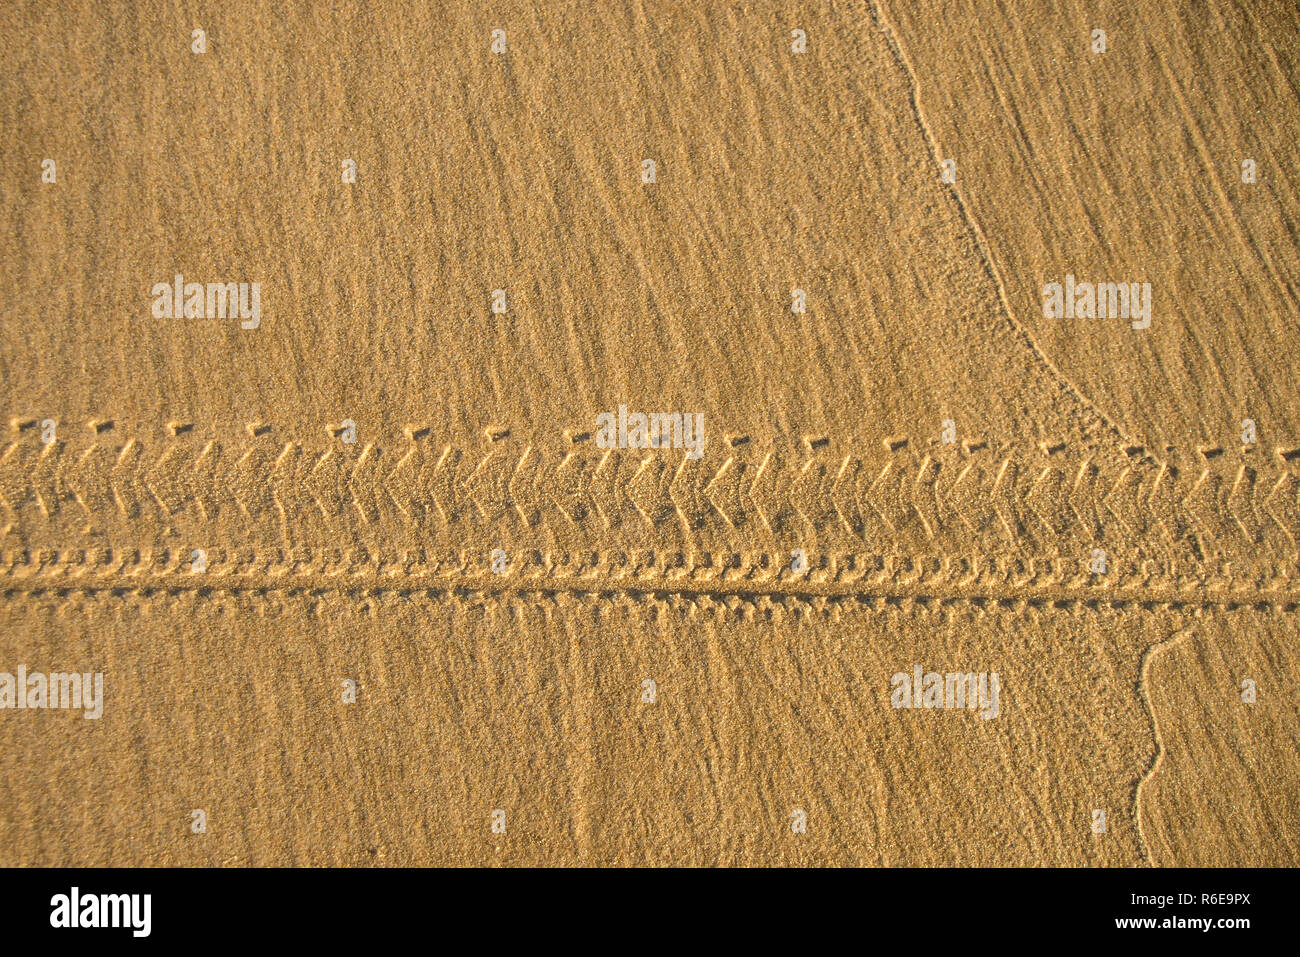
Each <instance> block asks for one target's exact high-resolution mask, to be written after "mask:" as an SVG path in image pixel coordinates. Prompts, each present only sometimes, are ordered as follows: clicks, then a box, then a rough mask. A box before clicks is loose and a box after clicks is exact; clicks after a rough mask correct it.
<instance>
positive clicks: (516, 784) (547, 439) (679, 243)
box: [0, 0, 1300, 865]
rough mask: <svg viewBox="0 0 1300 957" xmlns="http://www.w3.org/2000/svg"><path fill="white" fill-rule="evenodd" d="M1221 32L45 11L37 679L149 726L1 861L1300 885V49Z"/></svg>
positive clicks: (16, 313)
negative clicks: (212, 311) (202, 825)
mask: <svg viewBox="0 0 1300 957" xmlns="http://www.w3.org/2000/svg"><path fill="white" fill-rule="evenodd" d="M1198 9H1199V5H1191V4H1179V3H1143V4H1109V5H1103V6H1102V7H1101V8H1094V7H1092V6H1088V7H1085V6H1084V5H1082V4H1064V5H1056V6H1055V7H1054V9H1052V10H1050V11H1045V10H1043V9H1040V6H1039V5H1036V4H1029V3H1001V4H998V3H973V2H967V3H958V4H949V3H942V4H940V3H932V4H931V3H918V4H906V5H904V4H896V3H893V2H891V0H881V2H878V3H868V4H865V5H864V4H848V3H819V4H809V5H800V4H796V3H758V4H688V3H638V4H621V3H620V4H610V5H595V7H592V6H591V5H582V4H572V3H555V4H528V3H508V4H498V5H489V6H484V5H481V4H473V3H460V2H451V3H441V4H434V5H433V6H432V7H430V6H429V5H415V4H406V3H399V2H391V3H390V2H380V3H375V4H369V5H366V6H364V7H360V6H359V7H357V8H355V9H351V10H344V9H331V8H328V7H326V6H323V5H320V4H309V3H287V4H282V5H278V6H277V7H276V8H275V11H274V13H271V12H269V11H267V10H264V9H262V8H261V7H259V6H257V5H253V4H247V3H243V2H234V3H230V4H222V5H221V6H220V8H212V9H192V8H189V7H185V6H183V5H182V6H177V5H170V4H149V3H127V4H122V5H120V6H118V7H117V8H116V9H115V10H113V11H111V12H109V11H105V10H104V9H102V8H101V7H98V6H95V5H92V4H86V3H67V4H56V5H47V4H34V3H15V4H9V5H7V6H6V7H5V8H4V9H3V10H0V57H3V61H4V62H5V64H6V66H5V68H4V73H3V81H2V82H3V87H4V89H3V96H0V131H3V134H4V135H3V136H0V164H2V165H3V169H4V175H3V177H2V178H0V209H2V210H3V218H4V222H5V223H6V225H7V226H8V227H9V228H8V229H7V230H5V233H4V236H3V238H0V243H2V244H3V245H2V246H0V249H2V253H0V310H2V316H3V318H2V320H0V376H2V377H3V382H4V395H3V403H4V408H3V409H0V412H2V413H3V421H0V426H2V427H4V428H6V429H8V430H9V431H8V432H7V433H6V434H5V436H4V440H3V444H2V445H0V533H2V534H0V593H2V595H0V597H2V600H0V670H9V671H12V670H13V669H14V667H16V665H17V664H19V663H24V664H26V665H28V666H29V668H31V669H32V670H46V671H63V670H74V669H75V670H79V671H87V670H95V671H103V672H104V674H105V679H106V689H107V690H106V694H107V700H106V704H105V714H104V717H103V718H102V719H100V720H98V721H87V720H83V719H82V718H81V717H80V716H78V715H77V714H69V713H67V712H60V711H45V712H41V711H12V710H4V711H0V755H3V757H2V758H0V761H3V765H4V766H3V773H0V849H3V850H0V864H20V865H50V864H93V865H126V864H145V865H177V864H209V863H210V864H221V865H234V864H252V865H269V864H300V865H308V864H341V865H368V864H390V865H415V864H431V863H445V864H456V865H483V864H503V865H536V864H553V865H573V864H601V865H612V864H619V865H641V864H654V865H669V864H696V865H709V864H729V865H751V864H753V865H757V864H865V865H915V864H920V865H979V864H984V865H1003V864H1044V865H1083V864H1088V865H1133V864H1152V865H1170V864H1191V863H1195V864H1209V865H1229V864H1238V865H1252V864H1260V865H1278V864H1295V863H1296V862H1297V857H1296V853H1297V852H1296V843H1295V836H1294V835H1295V833H1296V825H1297V823H1300V822H1298V821H1297V814H1298V813H1300V812H1298V811H1297V807H1296V804H1295V801H1294V799H1293V797H1294V794H1295V793H1296V790H1297V789H1296V783H1297V780H1300V769H1298V768H1297V764H1296V760H1297V759H1296V754H1297V749H1296V748H1295V742H1296V740H1297V737H1298V736H1300V720H1298V718H1297V712H1296V707H1295V701H1294V694H1293V692H1292V690H1291V689H1293V688H1294V687H1295V684H1294V679H1295V678H1296V677H1297V674H1296V667H1297V666H1296V659H1295V655H1294V653H1293V651H1292V650H1291V645H1290V642H1291V637H1290V636H1291V634H1292V632H1293V629H1294V623H1295V621H1296V615H1297V610H1298V609H1300V586H1297V584H1296V574H1297V571H1298V570H1300V566H1298V563H1300V463H1298V461H1297V456H1296V455H1294V454H1293V451H1294V450H1296V449H1300V422H1298V421H1297V416H1298V414H1300V407H1298V406H1297V404H1296V402H1295V400H1294V397H1293V391H1294V390H1293V389H1291V388H1290V381H1291V375H1290V370H1291V368H1292V367H1293V366H1294V363H1295V360H1296V359H1297V357H1298V353H1297V345H1298V344H1300V340H1298V336H1300V329H1298V328H1297V324H1296V316H1297V301H1296V291H1295V283H1296V272H1295V271H1296V265H1297V256H1296V252H1297V243H1296V234H1295V215H1296V212H1297V201H1296V197H1297V191H1296V189H1295V188H1294V175H1295V174H1294V168H1293V164H1292V163H1291V160H1290V154H1289V152H1288V147H1289V144H1291V143H1293V142H1294V140H1295V136H1296V132H1297V119H1298V118H1300V108H1298V105H1297V93H1296V91H1297V87H1296V82H1295V77H1296V67H1295V56H1296V49H1297V47H1296V28H1297V23H1296V18H1295V16H1294V11H1293V10H1290V9H1289V8H1288V7H1287V5H1286V4H1281V3H1279V4H1260V5H1254V6H1252V7H1251V8H1250V9H1249V10H1240V9H1237V8H1236V7H1231V6H1229V5H1224V4H1213V5H1211V6H1210V7H1209V8H1207V10H1208V13H1206V14H1205V15H1201V14H1199V13H1197V12H1196V11H1197V10H1198ZM1098 25H1102V26H1105V27H1106V28H1107V30H1108V36H1109V46H1108V50H1107V52H1106V53H1105V54H1101V55H1094V54H1092V53H1090V51H1089V46H1088V44H1089V39H1088V38H1089V34H1090V31H1091V30H1092V29H1093V28H1094V27H1095V26H1098ZM196 27H202V28H203V29H204V30H206V33H207V42H208V52H206V53H204V54H202V55H196V54H194V53H192V52H191V49H190V33H191V31H192V30H193V29H194V28H196ZM498 28H500V29H504V30H505V31H506V36H507V49H506V52H505V53H504V54H496V53H493V52H492V50H491V42H492V37H491V33H492V31H493V30H494V29H498ZM796 28H797V29H801V30H803V31H805V32H806V34H807V38H808V47H807V51H806V52H805V53H800V54H796V53H794V52H793V51H792V49H791V42H792V41H791V30H793V29H796ZM1246 156H1250V157H1253V158H1254V159H1255V160H1256V161H1257V162H1258V164H1259V170H1260V175H1259V180H1258V182H1256V183H1254V184H1244V183H1241V182H1240V181H1239V175H1238V168H1239V164H1240V161H1241V159H1242V158H1243V157H1246ZM47 157H52V158H54V159H55V160H56V162H57V169H58V175H57V181H56V182H55V183H43V182H42V181H41V176H40V171H41V160H42V159H44V158H47ZM647 158H650V159H653V160H654V161H655V164H656V177H655V181H654V182H653V183H645V182H643V181H642V177H641V172H642V162H643V160H645V159H647ZM946 158H955V159H956V160H957V163H958V166H957V169H958V175H957V180H956V182H955V183H947V182H944V180H943V178H942V177H941V175H940V168H941V166H940V164H941V163H942V161H943V160H944V159H946ZM345 159H351V160H354V161H355V162H356V167H357V180H356V182H355V183H346V182H343V181H342V178H341V175H340V164H341V162H342V161H343V160H345ZM1067 272H1072V273H1073V274H1075V275H1076V276H1078V277H1080V278H1081V279H1090V278H1091V279H1093V280H1096V281H1100V280H1113V281H1129V280H1132V281H1148V282H1151V283H1152V285H1153V290H1154V296H1153V298H1154V309H1153V321H1152V325H1151V328H1150V329H1148V330H1142V331H1139V330H1133V329H1131V328H1130V327H1129V325H1128V323H1127V322H1126V321H1123V320H1120V319H1095V320H1049V319H1044V318H1043V316H1042V311H1041V306H1042V297H1041V293H1040V290H1041V288H1042V286H1043V284H1044V283H1047V282H1050V281H1059V280H1061V279H1062V278H1063V276H1064V275H1065V274H1066V273H1067ZM177 273H182V274H184V275H185V276H186V277H187V279H189V280H193V281H199V282H217V281H221V282H248V281H255V282H259V283H261V286H262V290H263V292H262V318H261V325H260V326H259V327H258V328H257V329H253V330H245V329H241V328H240V324H239V322H238V320H237V319H198V318H190V319H156V318H154V316H153V315H152V312H151V305H152V297H151V295H150V290H151V287H152V286H153V285H154V284H155V283H157V282H169V281H171V279H172V277H173V276H174V275H176V274H177ZM497 289H502V290H505V293H506V301H507V310H506V311H505V312H504V313H498V312H494V311H493V297H494V290H497ZM795 289H800V290H803V292H804V293H805V294H806V298H807V305H808V308H807V312H806V313H802V314H799V313H795V312H792V310H791V304H792V291H793V290H795ZM619 405H626V406H627V407H629V408H630V409H633V410H644V411H678V412H684V413H685V412H690V413H701V414H702V415H703V417H704V422H705V440H706V444H705V447H704V451H703V455H702V456H701V457H700V458H698V459H695V458H690V457H687V456H685V455H684V454H683V451H682V450H680V449H604V448H599V447H598V446H597V443H596V441H595V436H594V432H595V424H596V416H597V415H598V414H599V413H601V412H605V411H609V410H614V409H617V407H618V406H619ZM1247 417H1249V418H1252V419H1253V420H1254V421H1255V423H1256V425H1257V428H1258V441H1257V442H1256V443H1254V444H1253V445H1249V446H1243V444H1242V442H1241V438H1240V431H1241V427H1240V422H1241V420H1242V419H1243V418H1247ZM46 419H52V420H54V421H55V422H56V423H57V428H56V432H55V435H54V436H52V437H51V438H52V441H48V442H47V441H44V437H43V433H45V432H46V429H45V426H44V425H43V424H42V423H43V422H44V420H46ZM948 419H951V420H952V422H953V428H954V431H955V436H956V440H955V441H952V442H947V441H945V440H944V434H943V433H944V425H943V423H944V421H945V420H948ZM348 421H350V422H352V423H354V424H355V427H356V439H357V440H356V442H355V443H348V442H344V441H343V436H344V431H343V430H344V423H345V422H348ZM195 549H201V550H203V554H204V569H203V570H202V571H201V572H199V571H196V570H195V568H194V566H193V555H194V550H195ZM498 549H499V550H501V552H502V553H504V557H505V560H506V565H505V567H504V569H502V568H500V567H497V568H495V569H494V567H493V563H494V559H493V553H494V551H495V550H498ZM1097 549H1100V550H1101V551H1103V552H1104V553H1105V557H1106V571H1105V573H1104V574H1098V573H1097V572H1096V571H1095V570H1094V569H1093V568H1092V567H1090V563H1091V562H1093V561H1095V557H1096V553H1095V551H1094V550H1097ZM796 552H797V553H799V554H801V555H803V556H806V562H807V564H806V567H805V566H804V565H802V564H800V563H799V561H798V560H797V559H796V558H795V554H796ZM916 663H921V664H922V665H924V666H925V668H926V669H927V670H929V669H933V670H936V671H940V672H947V671H960V672H997V673H998V674H999V675H1000V677H1001V680H1002V685H1003V697H1002V702H1001V704H1002V707H1001V710H1000V713H999V715H998V716H997V717H996V718H995V719H992V720H982V719H981V718H980V717H978V715H977V714H975V713H971V712H960V713H953V712H951V711H944V710H924V709H918V710H913V709H898V708H894V707H891V701H890V680H891V676H892V675H894V674H895V673H896V672H910V671H911V669H912V666H913V665H914V664H916ZM348 678H350V679H354V680H356V681H357V682H358V683H359V685H360V689H361V691H360V695H359V697H358V699H357V702H356V703H355V704H345V703H343V702H342V701H341V700H340V688H341V682H342V681H343V680H344V679H348ZM1244 678H1251V679H1253V680H1255V681H1256V682H1257V683H1258V687H1259V699H1258V701H1257V702H1256V703H1255V704H1253V705H1247V704H1245V703H1243V702H1242V701H1241V700H1240V687H1241V682H1242V680H1243V679H1244ZM646 679H652V680H653V681H654V682H655V686H656V695H657V697H656V700H655V702H654V703H653V704H650V703H646V702H645V701H643V697H642V696H643V690H644V686H643V682H644V681H645V680H646ZM195 808H202V809H205V810H206V811H207V812H208V819H209V826H208V830H207V833H205V834H202V835H197V834H193V833H191V832H190V820H191V818H190V815H191V811H192V809H195ZM495 809H503V810H505V811H506V814H507V820H508V827H507V829H506V832H505V833H503V834H502V833H493V831H492V827H491V816H492V812H493V811H494V810H495ZM1098 809H1100V810H1104V811H1105V812H1106V818H1107V829H1106V831H1105V833H1102V834H1096V833H1093V830H1092V815H1093V812H1094V810H1098ZM796 810H798V811H802V812H803V813H804V814H805V815H806V819H807V824H808V827H807V831H806V833H797V832H795V831H794V830H792V827H791V824H792V813H793V812H794V811H796Z"/></svg>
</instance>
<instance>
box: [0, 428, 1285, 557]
mask: <svg viewBox="0 0 1300 957" xmlns="http://www.w3.org/2000/svg"><path fill="white" fill-rule="evenodd" d="M0 510H3V511H2V512H0V515H3V517H4V518H5V520H7V521H8V523H9V525H8V531H9V532H17V533H19V534H20V535H21V534H22V533H23V532H25V531H32V530H35V529H38V528H40V527H41V526H42V525H50V524H52V523H55V522H58V521H66V520H68V519H69V518H71V519H73V520H80V521H82V522H85V523H88V524H90V525H95V524H97V523H100V524H102V523H107V522H111V521H134V520H153V521H157V522H161V523H163V524H167V523H170V522H172V521H174V520H177V519H178V518H181V517H183V518H185V519H186V520H187V521H190V522H195V523H200V524H204V525H209V526H214V527H216V528H217V529H222V528H230V529H231V530H232V531H233V530H235V529H242V528H245V527H248V526H256V525H268V524H269V525H275V524H277V523H293V522H298V521H301V520H303V519H306V518H310V519H311V520H313V521H316V522H319V523H321V525H322V527H324V528H327V529H329V528H343V527H345V526H354V527H355V526H360V527H363V528H367V527H368V528H373V529H374V530H375V531H377V532H378V531H380V530H382V529H383V528H384V527H387V526H389V525H398V526H404V527H410V528H414V529H417V530H419V529H432V528H440V529H450V530H455V531H457V532H460V531H464V532H465V533H474V532H476V531H483V530H487V529H496V528H501V527H506V526H511V525H514V526H518V527H522V528H537V527H546V526H552V527H557V528H572V527H575V526H577V527H584V528H588V529H592V530H595V531H597V532H599V531H600V530H606V529H614V528H620V527H621V528H627V529H631V530H633V531H636V530H643V531H645V532H653V531H654V530H655V529H657V528H662V527H664V526H666V525H669V524H674V525H676V526H678V528H679V529H680V530H681V531H682V533H684V534H686V535H688V536H689V535H691V534H696V533H703V532H706V531H709V530H722V531H735V532H736V533H737V534H738V535H743V537H744V538H745V539H747V540H748V539H752V540H754V541H756V542H757V541H766V540H776V539H782V540H797V539H798V537H799V535H801V534H804V533H809V532H812V533H833V534H835V535H838V536H840V537H841V538H846V539H848V540H851V541H852V542H855V543H857V545H858V550H859V551H861V552H863V553H864V554H879V553H884V552H891V551H897V550H898V549H899V548H900V547H903V548H904V550H906V551H909V552H912V553H932V554H958V553H984V554H1006V555H1019V556H1025V555H1052V554H1061V555H1076V554H1079V553H1080V550H1081V549H1083V550H1084V553H1086V552H1087V550H1088V549H1090V548H1091V547H1094V546H1102V547H1112V546H1114V547H1121V546H1122V547H1124V548H1125V549H1127V550H1128V551H1130V552H1133V553H1136V554H1140V555H1144V556H1148V557H1153V558H1159V559H1162V560H1167V559H1179V560H1186V559H1192V560H1195V561H1208V560H1210V559H1213V558H1222V557H1237V558H1248V559H1256V558H1260V557H1264V558H1269V557H1273V558H1294V557H1295V556H1296V555H1297V554H1298V548H1300V477H1298V476H1297V474H1296V472H1295V469H1294V467H1293V465H1292V463H1291V462H1290V461H1289V460H1286V459H1283V458H1282V457H1281V456H1278V457H1277V458H1276V461H1274V460H1269V459H1265V458H1264V457H1263V456H1262V455H1255V456H1250V455H1243V456H1241V457H1239V458H1233V457H1230V456H1227V455H1219V456H1216V457H1213V458H1206V459H1205V460H1204V461H1201V462H1199V463H1197V464H1196V465H1195V466H1194V467H1190V468H1181V469H1180V468H1177V467H1175V466H1172V465H1170V464H1168V463H1165V462H1159V461H1156V460H1155V459H1154V458H1152V457H1150V456H1148V455H1146V454H1145V453H1141V452H1140V451H1139V452H1137V453H1132V454H1127V455H1126V454H1122V453H1105V452H1087V451H1081V452H1077V453H1072V452H1070V451H1069V450H1066V449H1064V448H1061V447H1059V446H1057V447H1054V448H1052V450H1051V451H1047V450H1043V449H1029V450H1024V449H992V448H988V447H979V448H976V449H973V450H970V449H963V448H961V447H955V446H951V447H940V446H931V447H929V448H925V449H921V450H918V451H914V450H912V449H911V448H910V447H909V446H908V444H907V443H906V442H888V443H881V448H880V451H879V453H873V451H872V450H871V449H869V448H868V449H861V448H858V447H854V448H851V449H850V450H849V451H848V452H846V453H836V452H832V451H831V450H829V449H827V448H821V449H817V450H815V451H809V452H807V453H804V454H795V453H791V452H788V451H785V450H779V449H775V448H771V449H766V450H764V449H755V450H749V449H745V450H738V449H732V448H728V449H726V450H725V452H724V454H722V455H720V456H716V457H715V458H714V459H713V460H709V459H706V458H701V459H692V458H690V457H687V456H685V455H684V454H683V453H682V452H671V451H669V450H614V449H611V450H601V449H597V448H595V447H594V446H591V445H583V444H578V445H571V446H569V447H567V448H565V449H562V450H559V451H556V450H549V449H542V448H539V447H537V446H534V445H531V444H524V443H514V442H494V443H492V444H491V446H490V447H489V448H488V449H487V450H486V451H484V450H483V449H481V448H480V449H478V450H471V449H469V448H465V447H461V446H458V445H455V444H439V443H437V442H433V441H428V440H412V441H409V442H407V443H406V444H405V445H396V446H393V447H380V446H377V445H373V444H368V445H360V446H348V445H344V444H343V443H341V442H340V443H338V444H337V445H335V446H332V447H324V448H314V449H307V448H304V447H303V446H302V445H301V444H299V443H297V442H277V441H274V440H272V439H271V438H270V437H269V436H265V435H263V436H260V437H255V438H253V439H251V440H249V441H247V442H244V443H234V444H229V445H227V444H223V443H221V442H218V441H197V440H196V441H188V440H186V439H183V438H178V439H177V440H175V441H171V442H165V443H160V444H159V445H158V446H155V447H146V446H145V445H144V444H142V443H141V442H140V441H138V440H137V439H134V438H129V439H127V440H125V441H105V440H104V439H103V437H102V436H97V437H96V439H95V440H94V441H91V442H89V443H88V444H86V445H83V446H81V447H74V446H73V444H71V443H69V442H66V441H63V440H59V441H55V442H53V443H51V444H48V445H45V444H42V443H41V442H40V440H39V439H38V438H36V437H35V436H19V437H18V438H17V439H15V440H12V441H10V442H8V443H7V444H6V445H5V446H4V447H3V449H2V450H0Z"/></svg>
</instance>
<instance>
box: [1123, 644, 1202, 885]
mask: <svg viewBox="0 0 1300 957" xmlns="http://www.w3.org/2000/svg"><path fill="white" fill-rule="evenodd" d="M1192 631H1193V627H1192V626H1188V627H1186V628H1183V629H1180V630H1179V631H1176V632H1174V633H1173V634H1172V635H1170V636H1169V637H1168V638H1166V639H1165V640H1164V641H1158V642H1156V643H1155V644H1153V645H1151V646H1150V647H1149V648H1147V650H1146V652H1145V653H1144V654H1143V655H1142V667H1141V670H1140V672H1139V678H1138V694H1139V696H1140V697H1141V699H1142V703H1143V705H1144V706H1145V707H1146V709H1147V714H1148V715H1149V716H1150V718H1151V734H1152V736H1153V737H1154V738H1155V742H1156V753H1155V757H1153V758H1152V759H1151V764H1150V766H1149V767H1148V768H1147V769H1146V772H1145V773H1144V774H1143V775H1142V778H1141V780H1139V781H1138V783H1137V786H1136V787H1135V788H1134V789H1133V820H1134V821H1135V822H1136V824H1137V834H1138V847H1139V848H1140V849H1141V851H1142V857H1143V859H1144V860H1145V861H1146V863H1147V864H1148V865H1150V866H1152V867H1155V866H1157V865H1156V862H1155V860H1153V859H1152V856H1151V849H1150V846H1149V845H1148V844H1147V838H1146V831H1145V829H1144V828H1143V827H1142V790H1143V788H1144V787H1145V786H1146V784H1147V783H1148V782H1149V781H1151V780H1152V779H1153V778H1154V777H1155V776H1156V773H1157V772H1158V771H1159V770H1160V766H1161V765H1162V764H1163V763H1164V760H1165V743H1164V739H1163V737H1161V734H1160V718H1159V717H1158V716H1157V715H1156V708H1155V704H1154V703H1153V702H1152V701H1151V681H1150V671H1151V662H1152V660H1153V659H1154V658H1155V657H1156V655H1158V654H1160V653H1161V652H1164V651H1167V650H1168V649H1169V648H1172V647H1173V646H1174V645H1175V644H1178V643H1179V642H1180V641H1182V639H1183V638H1185V637H1187V636H1188V635H1190V634H1191V633H1192Z"/></svg>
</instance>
